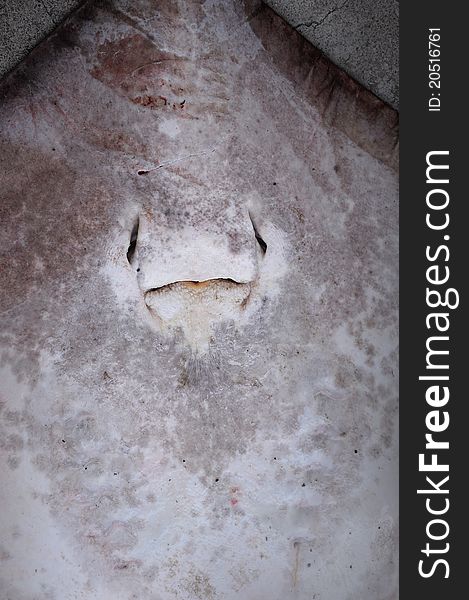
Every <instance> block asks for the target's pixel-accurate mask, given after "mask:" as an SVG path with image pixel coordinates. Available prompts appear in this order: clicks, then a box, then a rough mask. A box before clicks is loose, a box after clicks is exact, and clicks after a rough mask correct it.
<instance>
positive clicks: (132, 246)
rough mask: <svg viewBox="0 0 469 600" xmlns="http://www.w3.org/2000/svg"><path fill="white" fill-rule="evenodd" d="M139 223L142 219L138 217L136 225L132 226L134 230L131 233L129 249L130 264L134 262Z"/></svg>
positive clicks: (128, 258)
mask: <svg viewBox="0 0 469 600" xmlns="http://www.w3.org/2000/svg"><path fill="white" fill-rule="evenodd" d="M139 225H140V221H139V219H138V217H137V220H136V221H135V223H134V226H133V227H132V232H131V234H130V243H129V247H128V249H127V260H128V261H129V264H132V259H133V257H134V255H135V250H136V248H137V238H138V228H139Z"/></svg>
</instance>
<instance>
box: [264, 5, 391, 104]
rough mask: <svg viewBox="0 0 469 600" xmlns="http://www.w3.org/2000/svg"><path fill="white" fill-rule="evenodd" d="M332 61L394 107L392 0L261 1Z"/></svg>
mask: <svg viewBox="0 0 469 600" xmlns="http://www.w3.org/2000/svg"><path fill="white" fill-rule="evenodd" d="M265 1H266V3H267V4H269V5H270V6H271V7H272V8H273V9H274V10H275V11H276V12H277V13H278V14H279V15H281V16H282V17H283V18H285V19H286V20H287V21H288V22H289V23H290V24H291V25H293V27H295V28H296V29H297V30H298V31H299V32H300V33H301V34H302V35H304V36H305V38H306V39H308V40H309V41H310V42H311V43H312V44H313V45H314V46H316V47H317V48H319V49H320V50H321V51H322V52H324V54H325V55H326V56H327V57H328V58H330V59H331V60H332V62H334V63H335V64H336V65H338V66H339V67H341V68H343V69H344V70H345V71H346V72H347V73H349V75H351V76H352V77H354V78H355V79H356V80H357V81H358V82H360V83H361V84H362V85H364V86H365V87H366V88H367V89H369V90H371V91H372V92H373V93H374V94H376V95H377V96H378V97H379V98H381V99H382V100H384V101H385V102H387V103H389V104H390V105H391V106H393V107H394V108H398V106H399V3H398V1H397V0H265Z"/></svg>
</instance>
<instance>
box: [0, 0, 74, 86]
mask: <svg viewBox="0 0 469 600" xmlns="http://www.w3.org/2000/svg"><path fill="white" fill-rule="evenodd" d="M80 2H81V0H0V77H2V76H3V75H5V74H6V73H8V71H10V70H11V69H12V68H13V67H15V66H16V65H17V64H18V63H19V62H20V61H21V60H23V59H24V58H25V56H27V54H28V53H29V52H30V51H31V50H32V49H33V48H34V47H35V46H36V45H37V44H38V43H39V42H40V41H41V40H42V39H43V38H44V37H45V36H46V35H48V34H49V33H50V32H51V31H53V29H55V27H57V25H58V24H59V23H60V22H61V21H62V20H63V19H64V18H65V17H66V16H67V15H68V13H69V12H70V11H71V10H73V9H74V8H76V7H77V6H78V5H79V4H80Z"/></svg>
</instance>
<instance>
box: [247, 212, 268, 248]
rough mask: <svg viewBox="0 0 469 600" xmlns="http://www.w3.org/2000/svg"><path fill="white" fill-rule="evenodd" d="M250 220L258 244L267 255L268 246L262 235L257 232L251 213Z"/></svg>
mask: <svg viewBox="0 0 469 600" xmlns="http://www.w3.org/2000/svg"><path fill="white" fill-rule="evenodd" d="M249 219H250V220H251V225H252V228H253V229H254V235H255V237H256V240H257V243H258V244H259V246H260V247H261V250H262V253H263V254H265V253H266V252H267V244H266V243H265V241H264V240H263V239H262V237H261V235H260V233H259V232H258V231H257V227H256V225H255V223H254V220H253V218H252V215H251V213H249Z"/></svg>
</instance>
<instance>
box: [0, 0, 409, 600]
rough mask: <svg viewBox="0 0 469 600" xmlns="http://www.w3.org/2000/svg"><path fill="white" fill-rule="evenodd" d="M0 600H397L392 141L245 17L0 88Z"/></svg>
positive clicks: (272, 32)
mask: <svg viewBox="0 0 469 600" xmlns="http://www.w3.org/2000/svg"><path fill="white" fill-rule="evenodd" d="M0 91H1V97H2V101H1V105H0V131H1V137H0V140H1V142H0V160H1V167H0V190H1V198H2V199H1V215H2V270H1V301H0V303H1V320H2V328H1V339H0V342H1V373H2V377H1V386H0V393H1V404H0V407H1V412H0V426H1V438H0V439H1V445H0V457H1V461H2V471H1V473H2V475H1V486H0V497H1V506H2V510H1V517H0V531H1V534H0V588H1V589H2V590H3V591H2V597H5V598H9V599H10V600H32V599H33V598H44V599H46V598H50V599H53V598H57V599H59V598H60V599H62V598H72V597H73V598H87V600H108V599H109V600H111V599H112V600H124V599H125V600H128V599H130V598H135V599H137V598H138V600H166V599H178V600H194V599H203V600H209V599H210V600H214V599H234V598H247V599H250V600H255V599H258V600H261V599H264V598H278V599H280V598H282V599H284V598H297V599H308V600H311V598H316V599H318V600H319V599H321V598H322V599H324V600H346V599H350V600H358V599H360V600H361V599H363V598H370V599H371V598H373V599H381V600H385V599H386V600H388V599H389V600H390V599H394V598H397V570H396V560H397V540H396V538H397V517H398V512H397V505H398V491H397V490H398V488H397V469H398V463H397V431H396V426H397V225H398V221H397V115H396V113H395V112H394V111H393V110H392V109H390V108H389V107H388V106H386V105H385V104H384V103H382V102H381V101H380V100H378V99H377V98H376V97H374V96H373V95H372V94H371V93H369V92H367V91H366V90H365V89H363V88H362V87H360V86H359V85H358V84H357V83H356V82H354V81H353V80H352V79H350V78H349V77H348V76H347V75H346V74H345V73H343V72H342V71H340V70H339V69H337V68H336V67H334V66H333V65H332V64H330V63H329V61H328V60H327V59H326V58H325V57H324V56H323V55H321V54H320V53H319V52H318V51H317V50H315V49H314V48H313V47H312V46H310V45H309V43H308V42H306V41H305V40H304V39H303V38H302V37H301V36H300V35H299V34H298V33H297V32H296V31H294V30H293V29H291V28H290V27H289V26H288V25H286V24H285V23H284V22H283V21H282V20H281V19H280V18H279V17H278V16H276V15H275V14H274V13H273V12H272V11H271V10H270V9H268V8H267V7H265V6H264V5H262V4H261V3H260V2H257V1H250V0H249V1H247V2H245V3H243V2H241V1H236V0H224V1H218V2H217V1H213V2H212V1H207V2H204V3H200V2H196V1H193V0H185V1H178V2H169V1H166V0H163V1H158V2H156V1H152V0H138V1H132V2H130V0H112V1H109V2H96V3H94V2H90V3H86V4H85V5H84V6H83V7H82V8H81V9H80V10H79V11H77V12H76V13H74V14H73V15H72V16H71V17H70V18H69V19H68V20H67V21H66V22H65V23H63V24H62V25H61V26H60V28H59V29H58V30H57V31H56V32H55V33H54V34H53V35H52V36H51V37H49V38H48V39H47V40H45V41H44V42H43V43H42V44H41V45H40V46H39V47H38V48H36V49H35V50H34V51H33V53H32V54H30V56H29V57H28V58H27V59H26V60H25V61H24V62H23V63H22V64H21V65H20V66H19V67H18V68H17V69H16V70H15V71H14V72H13V73H12V74H10V76H9V77H8V78H6V79H5V80H4V81H3V82H2V83H1V86H0Z"/></svg>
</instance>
